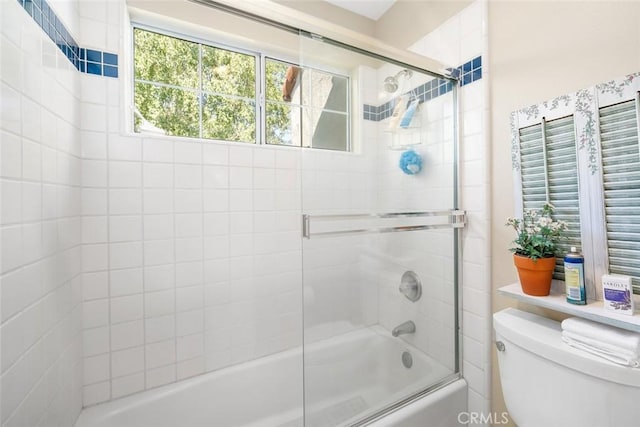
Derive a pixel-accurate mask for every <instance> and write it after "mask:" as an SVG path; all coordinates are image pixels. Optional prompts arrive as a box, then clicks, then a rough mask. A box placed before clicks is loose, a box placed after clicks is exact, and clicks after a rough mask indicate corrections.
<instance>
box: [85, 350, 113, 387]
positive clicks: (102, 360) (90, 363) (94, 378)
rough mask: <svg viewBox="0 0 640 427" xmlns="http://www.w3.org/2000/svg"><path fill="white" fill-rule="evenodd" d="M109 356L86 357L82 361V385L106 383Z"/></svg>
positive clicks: (108, 371) (108, 373)
mask: <svg viewBox="0 0 640 427" xmlns="http://www.w3.org/2000/svg"><path fill="white" fill-rule="evenodd" d="M109 363H110V362H109V355H108V354H101V355H99V356H93V357H86V358H85V359H84V383H85V384H95V383H98V382H103V381H108V380H109V375H110V367H109Z"/></svg>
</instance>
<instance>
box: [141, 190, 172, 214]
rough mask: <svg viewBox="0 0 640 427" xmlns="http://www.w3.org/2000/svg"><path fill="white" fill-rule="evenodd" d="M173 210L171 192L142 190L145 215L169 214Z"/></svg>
mask: <svg viewBox="0 0 640 427" xmlns="http://www.w3.org/2000/svg"><path fill="white" fill-rule="evenodd" d="M173 209H174V207H173V192H172V191H171V190H156V189H146V190H144V213H145V214H161V213H171V212H173Z"/></svg>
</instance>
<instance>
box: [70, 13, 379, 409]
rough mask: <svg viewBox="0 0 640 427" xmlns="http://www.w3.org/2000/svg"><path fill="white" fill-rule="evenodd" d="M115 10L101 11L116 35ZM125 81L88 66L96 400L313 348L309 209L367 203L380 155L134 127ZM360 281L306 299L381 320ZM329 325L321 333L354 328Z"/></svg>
mask: <svg viewBox="0 0 640 427" xmlns="http://www.w3.org/2000/svg"><path fill="white" fill-rule="evenodd" d="M96 4H99V3H98V2H95V3H94V8H96V10H99V8H98V7H97V6H96ZM123 12H124V10H123ZM123 15H124V13H123ZM113 16H114V17H115V16H118V15H117V14H113ZM108 20H109V18H108V16H101V15H100V14H99V13H94V14H92V16H91V22H92V23H93V24H92V25H94V24H95V23H100V22H102V26H101V27H100V26H99V27H98V28H103V30H104V31H106V32H107V33H108V34H111V33H109V31H112V32H113V31H115V29H116V28H117V27H115V26H114V25H112V24H111V23H109V22H111V21H108ZM118 25H128V24H127V23H124V21H119V24H118ZM121 32H124V31H121ZM113 34H116V35H117V34H119V33H118V32H115V33H113ZM107 38H108V37H107ZM90 47H92V48H94V49H98V50H100V49H104V47H103V46H100V45H92V46H90ZM118 52H120V58H122V57H123V56H124V54H122V51H121V50H118ZM121 80H122V79H117V80H116V79H109V78H104V77H98V76H93V75H87V74H84V75H82V76H81V84H82V111H83V112H84V117H83V121H82V125H83V129H82V144H83V174H82V231H83V233H82V238H83V247H82V256H83V299H84V304H83V308H84V310H83V314H84V315H83V326H84V331H83V338H84V357H85V358H84V404H85V405H91V404H95V403H98V402H102V401H106V400H109V399H114V398H117V397H120V396H124V395H127V394H131V393H134V392H137V391H140V390H144V389H148V388H153V387H156V386H159V385H162V384H166V383H170V382H174V381H176V380H180V379H184V378H187V377H191V376H194V375H198V374H201V373H204V372H207V371H212V370H215V369H219V368H222V367H225V366H230V365H233V364H237V363H241V362H243V361H247V360H251V359H255V358H258V357H261V356H264V355H268V354H271V353H275V352H278V351H282V350H286V349H290V348H293V347H297V346H300V345H301V344H302V339H303V338H302V327H303V325H302V298H303V297H302V287H301V286H300V284H301V282H302V280H303V272H302V254H303V252H302V246H301V245H302V243H301V239H300V234H301V214H302V206H303V205H304V206H305V212H315V213H327V212H328V211H339V212H344V211H345V210H348V209H353V210H358V211H362V210H366V209H367V207H369V206H370V205H371V197H370V195H371V194H372V189H373V183H371V182H370V181H369V180H367V179H366V176H367V174H369V173H371V168H372V167H373V163H372V162H364V163H362V164H360V165H357V164H355V163H353V162H351V159H352V158H353V157H354V156H353V155H352V154H349V153H335V152H330V151H324V150H300V149H297V148H290V147H264V146H253V145H245V144H234V143H216V142H213V141H210V140H206V141H203V140H194V139H185V138H170V137H158V138H153V137H151V138H149V137H143V136H140V135H134V134H127V132H125V131H124V129H125V126H124V124H123V122H122V121H121V117H122V114H121V109H122V108H123V105H124V101H125V100H123V99H121V93H122V91H121V87H120V86H119V85H120V84H122V82H121ZM302 170H304V171H305V172H304V176H302ZM345 183H346V185H345ZM303 187H304V192H303V191H302V188H303ZM303 193H304V197H305V200H303V199H302V197H303ZM345 252H349V251H348V248H346V249H345ZM354 253H355V250H352V251H351V254H352V255H353V254H354ZM335 254H336V251H335V250H333V248H330V251H329V252H328V253H327V254H326V255H327V258H325V259H324V261H323V260H322V256H323V255H322V254H321V253H320V254H319V253H315V256H307V258H306V259H307V260H308V261H310V262H311V264H308V265H307V267H310V268H311V270H310V272H311V274H310V275H309V276H308V277H318V274H319V273H320V271H325V272H326V271H329V270H331V271H340V272H343V271H344V269H343V270H340V269H336V268H335V267H336V264H331V262H332V260H335ZM307 255H308V254H307ZM328 255H331V256H328ZM319 257H320V258H319ZM337 261H338V264H339V265H341V266H343V267H344V268H348V267H349V265H350V264H351V263H352V261H350V260H349V259H348V258H341V259H339V260H337ZM356 261H357V260H354V261H353V262H356ZM313 267H315V269H313ZM360 282H361V281H360ZM360 282H357V281H344V283H342V284H341V285H340V284H338V283H336V284H335V289H334V290H335V291H336V292H337V293H331V294H330V296H331V300H329V301H326V299H325V297H326V295H325V294H323V293H324V291H326V286H325V285H326V284H327V282H324V283H323V289H319V291H318V292H317V293H315V294H313V289H312V288H313V284H312V283H310V284H309V287H307V288H305V289H306V292H307V293H306V295H305V298H307V299H308V300H309V301H308V302H309V303H310V304H312V303H313V302H314V301H315V302H317V303H318V304H320V306H319V310H318V311H317V312H318V313H324V312H326V311H327V310H328V309H329V308H331V310H333V314H334V315H335V318H331V319H329V320H330V321H331V322H332V324H333V325H340V324H342V325H344V324H345V323H349V322H355V323H357V324H363V323H367V324H369V323H375V320H376V319H375V317H374V318H372V316H376V313H375V310H374V309H373V308H372V307H375V305H376V301H375V300H373V301H369V302H367V303H366V304H365V305H367V307H370V308H362V307H359V306H360V305H361V304H362V303H361V300H360V298H359V295H360V294H359V293H358V291H357V290H356V291H354V292H351V291H350V289H353V288H357V287H358V286H359V285H358V283H360ZM345 285H346V286H345ZM343 294H344V295H343ZM336 300H337V301H341V303H342V304H343V305H344V310H342V311H341V310H338V309H337V305H336V304H335V301H336ZM356 305H358V307H357V308H358V310H359V311H358V313H361V312H362V313H365V314H366V315H365V314H362V315H361V316H359V319H354V318H353V316H351V315H350V313H351V310H349V308H350V307H354V306H356ZM356 317H358V316H356ZM326 320H327V319H324V318H323V317H322V316H320V317H315V318H314V317H313V316H309V317H308V318H307V322H308V326H309V327H310V328H311V327H312V326H313V325H314V324H322V323H326V322H325V321H326ZM340 321H343V323H340ZM329 329H331V332H329V333H327V328H322V327H320V328H311V329H310V335H309V337H310V338H311V339H314V338H315V339H318V338H320V337H327V336H330V335H333V334H334V333H338V332H344V331H345V329H344V328H343V329H340V328H339V327H335V328H329Z"/></svg>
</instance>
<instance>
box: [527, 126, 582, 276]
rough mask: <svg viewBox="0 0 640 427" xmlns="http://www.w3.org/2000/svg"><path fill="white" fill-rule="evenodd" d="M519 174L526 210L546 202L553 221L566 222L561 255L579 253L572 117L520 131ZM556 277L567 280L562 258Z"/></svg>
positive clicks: (559, 246) (560, 246)
mask: <svg viewBox="0 0 640 427" xmlns="http://www.w3.org/2000/svg"><path fill="white" fill-rule="evenodd" d="M519 135H520V170H521V176H522V199H523V208H524V209H540V208H541V207H542V205H543V204H544V203H545V201H546V200H547V198H548V200H549V202H550V203H551V204H552V205H553V206H554V207H555V211H554V214H553V218H554V219H556V220H562V221H566V222H567V223H568V224H569V230H568V231H567V233H566V236H567V239H565V240H563V241H562V242H561V243H560V244H559V245H558V255H562V254H563V253H566V252H568V251H569V249H570V247H571V246H576V247H577V248H579V249H580V247H581V239H580V212H579V200H578V165H577V158H576V141H575V131H574V123H573V116H567V117H562V118H559V119H556V120H550V121H548V122H543V123H540V124H536V125H533V126H529V127H526V128H522V129H520V132H519ZM553 277H554V278H555V279H559V280H564V265H563V260H562V257H561V256H559V257H558V260H557V263H556V269H555V271H554V274H553Z"/></svg>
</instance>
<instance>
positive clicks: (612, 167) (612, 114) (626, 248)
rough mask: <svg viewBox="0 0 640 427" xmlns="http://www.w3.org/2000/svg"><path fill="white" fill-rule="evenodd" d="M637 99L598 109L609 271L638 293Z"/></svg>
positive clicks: (639, 170)
mask: <svg viewBox="0 0 640 427" xmlns="http://www.w3.org/2000/svg"><path fill="white" fill-rule="evenodd" d="M637 115H638V111H637V101H635V100H631V101H627V102H623V103H620V104H615V105H611V106H608V107H603V108H600V110H599V116H600V144H601V156H602V176H603V187H604V205H605V218H606V223H607V227H606V233H607V246H608V256H609V271H610V272H611V273H618V274H624V275H628V276H631V277H632V282H633V287H634V291H635V292H636V293H640V152H639V146H638V116H637Z"/></svg>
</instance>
